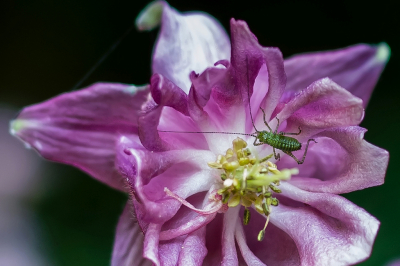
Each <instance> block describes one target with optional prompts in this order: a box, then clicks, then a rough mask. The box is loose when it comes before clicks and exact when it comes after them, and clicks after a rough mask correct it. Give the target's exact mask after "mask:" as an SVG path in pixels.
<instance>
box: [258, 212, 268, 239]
mask: <svg viewBox="0 0 400 266" xmlns="http://www.w3.org/2000/svg"><path fill="white" fill-rule="evenodd" d="M268 222H269V216H267V221H266V222H265V225H264V228H263V229H262V230H261V231H260V233H258V236H257V240H258V241H263V239H264V236H265V228H267V225H268Z"/></svg>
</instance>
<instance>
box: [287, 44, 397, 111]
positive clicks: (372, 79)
mask: <svg viewBox="0 0 400 266" xmlns="http://www.w3.org/2000/svg"><path fill="white" fill-rule="evenodd" d="M389 57H390V48H389V46H388V45H387V44H386V43H381V44H379V45H366V44H359V45H355V46H350V47H348V48H344V49H340V50H335V51H328V52H317V53H308V54H302V55H295V56H293V57H291V58H289V59H287V60H285V71H286V75H287V77H288V82H287V85H286V92H285V95H284V97H283V98H282V100H283V101H285V102H286V101H288V100H289V99H291V98H293V96H294V95H295V94H296V93H297V92H299V91H300V90H302V89H303V88H305V87H306V86H308V85H309V84H311V83H312V82H314V81H316V80H318V79H321V78H325V77H329V78H330V79H332V80H333V81H334V82H336V83H337V84H339V85H340V86H342V87H343V88H345V89H347V90H348V91H350V92H351V93H352V94H354V95H355V96H357V97H359V98H361V99H362V100H363V105H364V107H365V106H366V105H367V103H368V101H369V98H370V96H371V93H372V90H373V89H374V87H375V85H376V82H377V81H378V78H379V76H380V74H381V73H382V71H383V68H384V67H385V65H386V63H387V61H388V60H389Z"/></svg>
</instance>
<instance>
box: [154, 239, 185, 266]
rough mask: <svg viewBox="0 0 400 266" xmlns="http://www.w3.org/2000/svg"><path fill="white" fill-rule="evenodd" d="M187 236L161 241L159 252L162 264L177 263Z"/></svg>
mask: <svg viewBox="0 0 400 266" xmlns="http://www.w3.org/2000/svg"><path fill="white" fill-rule="evenodd" d="M185 238H186V236H181V237H177V238H174V239H171V240H168V241H160V243H159V246H158V254H159V257H160V262H161V263H160V264H161V265H171V266H172V265H177V264H178V261H179V254H180V252H181V251H182V246H183V243H184V241H185Z"/></svg>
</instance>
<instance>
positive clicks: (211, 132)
mask: <svg viewBox="0 0 400 266" xmlns="http://www.w3.org/2000/svg"><path fill="white" fill-rule="evenodd" d="M158 132H172V133H195V134H198V133H205V134H231V135H244V136H252V137H256V136H254V135H253V134H246V133H235V132H220V131H170V130H159V131H158Z"/></svg>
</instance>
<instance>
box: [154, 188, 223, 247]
mask: <svg viewBox="0 0 400 266" xmlns="http://www.w3.org/2000/svg"><path fill="white" fill-rule="evenodd" d="M209 196H210V193H197V194H195V195H193V196H191V197H189V198H188V199H187V202H188V203H189V202H190V204H191V205H192V206H195V207H197V208H201V209H207V207H208V206H207V205H210V203H211V202H210V200H209ZM216 214H217V212H214V213H212V214H210V215H199V214H198V213H196V212H195V211H193V210H192V209H191V208H187V207H186V206H181V208H180V209H179V211H178V212H177V213H176V214H175V215H174V217H172V218H171V219H170V220H168V221H167V222H166V223H164V225H163V227H162V230H161V233H160V240H170V239H173V238H175V237H179V236H182V235H187V234H190V233H193V232H195V231H196V230H198V229H200V228H202V227H205V226H206V225H207V224H208V223H209V222H211V221H212V220H213V219H214V218H215V216H216Z"/></svg>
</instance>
